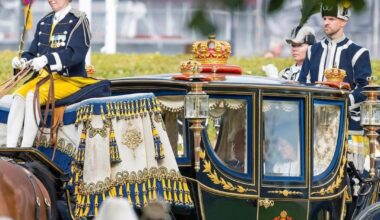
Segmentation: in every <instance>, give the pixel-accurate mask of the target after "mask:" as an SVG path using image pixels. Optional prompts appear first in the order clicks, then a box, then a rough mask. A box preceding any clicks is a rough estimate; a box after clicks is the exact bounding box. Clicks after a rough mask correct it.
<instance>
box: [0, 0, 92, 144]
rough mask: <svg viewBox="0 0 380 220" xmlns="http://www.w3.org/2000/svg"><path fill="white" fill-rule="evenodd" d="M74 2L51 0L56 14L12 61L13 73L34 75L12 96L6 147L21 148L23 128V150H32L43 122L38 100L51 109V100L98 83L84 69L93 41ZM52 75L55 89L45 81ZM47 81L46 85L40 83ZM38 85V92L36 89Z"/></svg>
mask: <svg viewBox="0 0 380 220" xmlns="http://www.w3.org/2000/svg"><path fill="white" fill-rule="evenodd" d="M71 1H72V0H48V2H49V5H50V7H51V8H52V10H53V11H52V12H51V13H49V14H47V15H46V16H45V17H43V18H42V19H41V20H40V21H39V22H38V24H37V27H36V32H35V34H34V39H33V41H32V43H31V45H30V48H29V50H28V51H25V52H23V53H22V54H21V57H18V56H17V57H14V58H13V60H12V67H13V68H14V69H16V70H22V69H25V68H28V67H29V68H31V69H32V70H33V71H34V74H33V76H32V77H31V79H29V80H28V81H27V82H26V83H25V84H24V85H22V86H21V87H20V88H18V89H17V90H16V91H15V92H14V94H13V101H12V105H11V107H10V111H9V115H8V126H7V142H6V143H7V147H16V146H17V145H18V139H19V136H20V133H21V130H22V126H23V124H24V129H23V131H24V132H23V135H22V137H23V139H22V142H21V147H32V145H33V142H34V140H35V137H36V135H37V131H38V124H39V122H40V120H41V118H39V114H36V111H38V110H39V107H40V106H36V105H34V104H33V102H35V101H34V97H35V96H37V98H38V100H39V104H40V105H49V104H51V101H52V100H51V98H53V99H54V100H60V99H63V98H66V97H68V96H70V95H72V94H74V93H76V92H78V91H79V90H80V89H81V88H83V87H85V86H88V85H91V84H94V83H97V82H99V80H97V79H94V78H89V77H87V73H86V69H85V58H86V54H87V51H88V49H89V47H90V39H91V32H90V25H89V21H88V20H87V18H86V15H85V14H84V13H83V12H80V11H78V10H76V9H73V8H72V6H71ZM49 74H51V77H52V81H53V82H54V89H52V88H51V86H50V84H51V82H49V80H46V79H47V78H45V77H47V76H49ZM44 78H45V80H44V82H43V81H41V80H43V79H44ZM37 84H38V87H39V88H37V89H36V86H37ZM52 94H54V96H53V97H52ZM37 103H38V102H37Z"/></svg>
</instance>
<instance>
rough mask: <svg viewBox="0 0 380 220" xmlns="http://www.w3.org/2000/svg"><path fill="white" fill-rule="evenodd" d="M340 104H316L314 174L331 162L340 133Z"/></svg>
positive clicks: (323, 169) (322, 170) (321, 170)
mask: <svg viewBox="0 0 380 220" xmlns="http://www.w3.org/2000/svg"><path fill="white" fill-rule="evenodd" d="M339 118H340V106H337V105H327V104H314V143H313V146H314V151H313V153H314V154H313V155H314V159H313V161H314V162H313V163H314V176H317V175H319V174H321V173H322V172H324V171H325V170H326V169H327V168H328V166H329V165H330V164H331V162H332V160H333V157H334V154H335V151H336V146H337V140H338V134H339Z"/></svg>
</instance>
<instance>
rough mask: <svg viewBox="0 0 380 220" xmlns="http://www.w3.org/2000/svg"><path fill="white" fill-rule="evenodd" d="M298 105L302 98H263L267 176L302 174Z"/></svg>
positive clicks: (264, 159)
mask: <svg viewBox="0 0 380 220" xmlns="http://www.w3.org/2000/svg"><path fill="white" fill-rule="evenodd" d="M299 105H300V102H299V101H280V100H264V101H263V110H262V111H263V115H264V121H263V122H264V139H263V161H264V164H263V166H264V167H263V170H264V171H263V172H264V175H266V176H289V177H296V176H300V175H301V144H300V127H299V125H300V112H299V109H300V106H299Z"/></svg>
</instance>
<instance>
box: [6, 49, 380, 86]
mask: <svg viewBox="0 0 380 220" xmlns="http://www.w3.org/2000/svg"><path fill="white" fill-rule="evenodd" d="M16 55H17V52H15V51H2V52H0V59H1V60H2V62H1V64H0V80H1V81H2V82H3V81H4V80H6V79H8V78H9V77H10V76H11V75H12V72H13V70H12V67H11V60H12V58H13V57H14V56H16ZM191 57H192V56H191V55H190V54H181V55H161V54H114V55H106V54H99V53H93V55H92V64H93V65H94V67H95V70H96V72H95V74H94V77H97V78H107V79H112V78H121V77H127V76H139V75H149V74H160V73H176V72H178V71H179V65H180V62H181V61H184V60H187V59H189V58H191ZM269 63H273V64H274V65H275V66H276V67H277V68H278V69H279V70H281V69H283V68H285V67H288V66H290V65H291V64H292V60H291V59H284V58H261V57H249V58H239V57H232V58H231V59H229V64H233V65H238V66H240V67H242V68H243V71H244V73H245V74H249V75H261V76H264V75H265V74H264V72H263V71H262V70H261V67H262V66H263V65H265V64H269ZM372 72H373V73H374V75H376V76H380V60H376V61H375V60H373V61H372Z"/></svg>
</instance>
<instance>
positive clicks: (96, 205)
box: [94, 194, 99, 216]
mask: <svg viewBox="0 0 380 220" xmlns="http://www.w3.org/2000/svg"><path fill="white" fill-rule="evenodd" d="M98 197H99V195H98V194H96V195H95V199H94V200H95V201H94V203H95V204H94V208H95V210H94V212H95V216H98V207H99V198H98Z"/></svg>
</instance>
